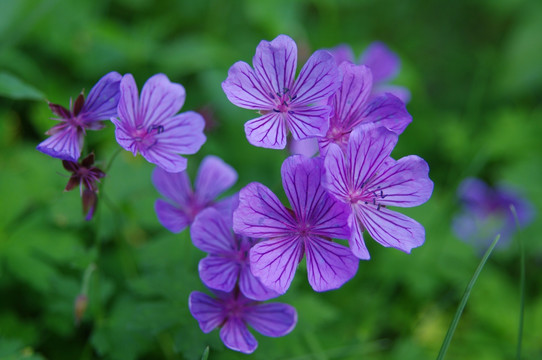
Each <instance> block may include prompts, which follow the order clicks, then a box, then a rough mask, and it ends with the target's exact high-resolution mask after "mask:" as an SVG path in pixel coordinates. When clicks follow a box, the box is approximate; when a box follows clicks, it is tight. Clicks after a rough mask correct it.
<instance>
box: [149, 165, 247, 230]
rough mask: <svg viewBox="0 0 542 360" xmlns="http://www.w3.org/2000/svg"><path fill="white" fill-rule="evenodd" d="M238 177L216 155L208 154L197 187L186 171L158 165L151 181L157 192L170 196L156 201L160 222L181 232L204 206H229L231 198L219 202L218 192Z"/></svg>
mask: <svg viewBox="0 0 542 360" xmlns="http://www.w3.org/2000/svg"><path fill="white" fill-rule="evenodd" d="M236 181H237V172H236V171H235V170H234V169H233V168H232V167H231V166H229V165H228V164H226V163H225V162H224V161H222V160H221V159H220V158H218V157H216V156H212V155H210V156H206V157H205V158H204V159H203V161H202V162H201V165H200V168H199V170H198V174H197V176H196V182H195V191H193V190H192V187H191V186H190V179H189V178H188V175H187V174H186V172H184V171H183V172H180V173H169V172H167V171H165V170H163V169H162V168H159V167H157V168H156V169H154V172H153V174H152V182H153V184H154V186H155V187H156V189H157V190H158V192H160V194H162V195H163V196H164V197H166V198H167V201H166V200H162V199H158V200H156V203H155V204H154V208H155V210H156V215H157V216H158V220H159V221H160V223H161V224H162V225H163V226H164V227H165V228H166V229H168V230H169V231H171V232H174V233H177V232H181V231H183V230H184V228H186V227H187V226H188V225H190V224H191V223H192V222H193V221H194V218H195V217H196V215H197V214H198V213H199V212H200V211H202V210H203V209H205V208H207V207H210V206H214V207H218V208H220V209H223V208H226V209H227V208H230V207H231V206H232V198H231V197H230V198H226V199H223V200H221V201H218V202H216V201H215V199H216V197H217V196H219V195H220V194H222V193H223V192H224V191H226V190H227V189H229V188H230V187H231V186H232V185H233V184H235V182H236Z"/></svg>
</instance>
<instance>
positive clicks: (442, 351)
mask: <svg viewBox="0 0 542 360" xmlns="http://www.w3.org/2000/svg"><path fill="white" fill-rule="evenodd" d="M500 237H501V235H500V234H499V235H497V236H496V237H495V240H493V242H492V243H491V245H490V246H489V248H488V249H487V251H486V253H485V254H484V256H483V257H482V260H481V261H480V264H478V267H477V268H476V271H475V272H474V275H473V276H472V279H471V280H470V282H469V284H468V285H467V288H466V289H465V293H464V294H463V298H462V299H461V302H460V303H459V306H458V307H457V311H456V312H455V316H454V318H453V319H452V323H451V324H450V327H449V328H448V332H447V333H446V337H444V341H443V342H442V346H441V348H440V351H439V353H438V356H437V360H442V359H444V356H445V355H446V351H447V350H448V346H450V342H451V341H452V337H453V336H454V332H455V329H456V328H457V324H458V323H459V319H460V318H461V314H462V313H463V310H464V309H465V305H467V300H468V299H469V295H470V292H471V290H472V288H473V287H474V283H476V280H477V279H478V276H479V275H480V272H482V269H483V268H484V265H485V264H486V262H487V259H489V256H490V255H491V253H492V252H493V249H494V248H495V245H497V242H498V241H499V238H500Z"/></svg>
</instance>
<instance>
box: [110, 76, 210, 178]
mask: <svg viewBox="0 0 542 360" xmlns="http://www.w3.org/2000/svg"><path fill="white" fill-rule="evenodd" d="M184 99H185V91H184V88H183V87H182V85H180V84H175V83H172V82H170V81H169V79H168V78H167V76H166V75H164V74H156V75H154V76H152V77H151V78H150V79H149V80H147V82H146V83H145V85H144V86H143V90H142V91H141V99H140V98H139V95H138V90H137V85H136V83H135V80H134V77H133V76H132V75H131V74H126V75H124V76H123V77H122V80H121V82H120V101H119V105H118V116H119V119H117V118H115V117H112V118H111V121H112V122H113V123H114V124H115V127H116V130H115V136H116V137H117V142H118V143H119V145H120V146H122V147H123V148H124V149H126V150H128V151H131V152H132V153H133V154H134V156H136V155H137V153H138V152H139V153H141V155H142V156H143V157H144V158H145V159H147V161H149V162H151V163H153V164H156V165H158V166H160V167H161V168H163V169H164V170H166V171H167V172H172V173H177V172H180V171H183V170H184V169H186V159H185V158H183V157H181V156H179V155H177V154H194V153H196V152H197V151H198V150H199V149H200V147H201V146H202V145H203V143H204V142H205V135H203V128H204V126H205V121H204V120H203V117H202V116H201V115H199V114H198V113H196V112H193V111H187V112H184V113H181V114H177V112H179V110H180V109H181V107H182V106H183V104H184ZM175 114H177V115H175Z"/></svg>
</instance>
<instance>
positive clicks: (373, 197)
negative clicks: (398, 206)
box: [349, 186, 387, 210]
mask: <svg viewBox="0 0 542 360" xmlns="http://www.w3.org/2000/svg"><path fill="white" fill-rule="evenodd" d="M386 196H387V195H386V194H384V191H383V190H381V189H380V186H377V187H376V190H368V189H367V188H366V187H364V186H362V187H361V189H359V190H351V191H350V194H349V198H350V199H349V200H350V204H351V205H356V204H361V203H363V204H364V205H372V206H376V209H377V210H380V208H381V207H386V205H382V204H380V203H379V202H380V200H382V199H384V198H385V197H386Z"/></svg>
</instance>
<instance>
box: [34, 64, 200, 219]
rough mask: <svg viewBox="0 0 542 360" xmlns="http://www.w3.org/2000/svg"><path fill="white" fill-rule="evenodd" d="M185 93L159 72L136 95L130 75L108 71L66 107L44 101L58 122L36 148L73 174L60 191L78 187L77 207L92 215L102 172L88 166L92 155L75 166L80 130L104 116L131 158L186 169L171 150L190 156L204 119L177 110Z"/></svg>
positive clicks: (98, 126) (100, 124)
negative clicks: (56, 159) (130, 153)
mask: <svg viewBox="0 0 542 360" xmlns="http://www.w3.org/2000/svg"><path fill="white" fill-rule="evenodd" d="M184 99H185V91H184V88H183V87H182V86H181V85H180V84H175V83H172V82H170V81H169V79H168V78H167V77H166V76H165V75H163V74H157V75H154V76H153V77H151V78H150V79H149V80H148V81H147V82H146V83H145V85H144V86H143V91H142V93H141V98H139V96H138V90H137V86H136V84H135V81H134V78H133V76H132V75H131V74H126V75H124V76H122V75H120V74H119V73H117V72H110V73H108V74H106V75H105V76H104V77H102V78H101V79H100V80H99V81H98V82H97V83H96V85H94V87H93V88H92V89H91V90H90V93H89V96H88V98H87V99H85V97H84V95H83V94H80V95H79V96H78V97H77V99H76V100H75V102H74V103H71V101H70V109H69V110H68V109H66V108H65V107H63V106H61V105H57V104H52V103H49V107H50V108H51V111H52V112H53V113H54V114H55V115H57V116H58V118H55V120H57V121H59V122H60V123H59V124H57V125H55V126H54V127H52V128H51V129H50V130H48V131H47V132H46V134H47V135H50V137H49V138H47V139H46V140H45V141H43V142H41V143H40V144H39V145H38V146H37V149H38V150H39V151H41V152H43V153H45V154H47V155H50V156H52V157H54V158H58V159H61V160H63V165H64V168H65V169H66V170H68V171H70V172H72V173H73V175H72V177H71V178H70V183H68V186H67V187H66V190H70V189H71V188H73V187H74V186H75V185H76V183H81V184H83V185H84V186H85V190H84V191H83V189H82V188H81V196H82V198H83V210H84V212H85V213H87V217H86V219H87V220H90V218H92V215H93V213H94V209H95V207H96V202H97V193H98V188H97V186H96V181H97V180H98V179H99V178H101V177H104V176H105V173H104V172H103V171H102V170H100V169H99V168H97V167H90V165H92V164H93V162H94V154H91V155H89V156H87V157H86V158H85V159H84V160H83V161H82V163H81V165H79V164H78V159H79V157H80V156H81V152H82V149H81V148H82V146H83V141H84V136H85V135H86V130H100V129H102V128H103V127H104V126H105V125H104V123H103V121H104V120H111V121H112V122H113V123H114V124H115V126H116V131H115V135H116V140H117V142H118V143H119V145H121V146H122V147H123V148H125V149H126V150H129V151H131V152H132V153H133V154H134V156H135V155H137V153H138V152H139V153H141V155H143V157H145V159H147V160H148V161H149V162H151V163H154V164H156V165H158V166H159V167H161V168H163V169H164V170H165V171H168V172H172V173H176V172H181V171H183V170H184V169H185V168H186V159H184V158H183V157H180V156H178V155H177V154H194V153H196V152H197V151H198V150H199V149H200V147H201V146H202V145H203V143H204V142H205V140H206V138H205V135H204V134H203V127H204V125H205V122H204V120H203V117H202V116H201V115H199V114H197V113H195V112H190V111H189V112H186V113H182V114H178V115H176V114H177V112H178V111H179V110H180V108H181V107H182V105H183V103H184Z"/></svg>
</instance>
